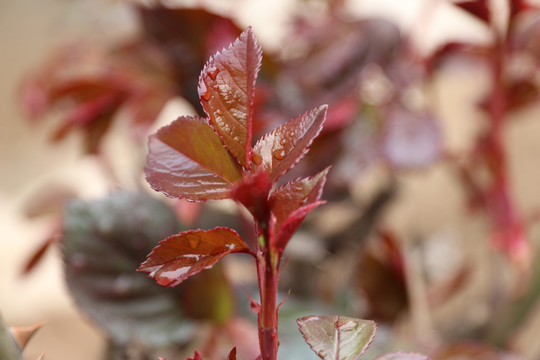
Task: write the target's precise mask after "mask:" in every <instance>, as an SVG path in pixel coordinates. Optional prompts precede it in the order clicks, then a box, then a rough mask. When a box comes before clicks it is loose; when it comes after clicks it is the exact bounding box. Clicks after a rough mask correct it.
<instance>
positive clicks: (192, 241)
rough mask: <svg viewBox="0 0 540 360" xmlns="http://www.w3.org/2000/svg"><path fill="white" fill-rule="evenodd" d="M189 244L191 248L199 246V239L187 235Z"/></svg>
mask: <svg viewBox="0 0 540 360" xmlns="http://www.w3.org/2000/svg"><path fill="white" fill-rule="evenodd" d="M188 242H189V246H191V248H192V249H196V248H197V246H199V243H200V242H201V239H199V237H192V236H189V237H188Z"/></svg>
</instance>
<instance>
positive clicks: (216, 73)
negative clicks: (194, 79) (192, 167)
mask: <svg viewBox="0 0 540 360" xmlns="http://www.w3.org/2000/svg"><path fill="white" fill-rule="evenodd" d="M261 59H262V51H261V47H260V46H259V45H258V44H257V40H256V39H255V36H254V35H253V30H252V29H251V28H247V29H246V30H245V31H244V32H243V33H242V34H241V35H240V36H239V37H238V39H236V41H235V42H234V43H233V44H232V45H231V46H229V47H228V48H227V49H225V50H223V51H222V52H221V53H217V54H216V55H214V56H213V57H212V58H210V60H208V62H207V63H206V65H205V66H204V69H203V71H202V72H201V76H200V77H199V97H200V99H201V105H202V107H203V109H204V111H205V112H206V114H208V117H209V119H210V125H212V127H213V128H214V129H215V130H216V132H217V133H218V134H219V136H220V137H221V139H222V141H223V144H224V145H225V147H226V148H227V149H229V151H230V152H231V154H233V156H234V157H235V158H236V159H237V160H238V162H240V164H241V165H242V166H244V167H247V164H248V161H249V160H248V158H249V157H250V156H251V139H252V113H253V98H254V94H255V81H256V79H257V74H258V72H259V68H260V66H261Z"/></svg>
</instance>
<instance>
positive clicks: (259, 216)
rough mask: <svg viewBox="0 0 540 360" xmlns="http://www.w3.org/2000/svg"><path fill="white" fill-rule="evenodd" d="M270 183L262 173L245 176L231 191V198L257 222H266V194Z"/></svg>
mask: <svg viewBox="0 0 540 360" xmlns="http://www.w3.org/2000/svg"><path fill="white" fill-rule="evenodd" d="M271 189H272V181H271V180H270V178H269V177H268V174H267V173H265V172H264V171H261V172H258V173H256V174H255V175H253V176H247V177H245V178H244V179H243V181H241V182H240V183H239V184H238V185H237V186H235V187H234V188H233V190H232V191H231V196H230V197H231V198H232V199H234V200H236V201H238V202H239V203H241V204H242V205H244V206H245V207H246V209H248V210H249V212H250V213H251V214H252V215H253V217H254V218H255V219H256V220H257V221H259V222H260V221H267V219H268V215H269V214H270V208H269V205H268V194H269V193H270V190H271Z"/></svg>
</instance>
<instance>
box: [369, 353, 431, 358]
mask: <svg viewBox="0 0 540 360" xmlns="http://www.w3.org/2000/svg"><path fill="white" fill-rule="evenodd" d="M375 360H429V358H428V357H427V356H426V355H422V354H415V353H405V352H401V351H399V352H395V353H389V354H384V355H382V356H379V357H378V358H377V359H375Z"/></svg>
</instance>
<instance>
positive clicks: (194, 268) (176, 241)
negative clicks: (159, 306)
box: [137, 227, 249, 287]
mask: <svg viewBox="0 0 540 360" xmlns="http://www.w3.org/2000/svg"><path fill="white" fill-rule="evenodd" d="M247 251H249V248H248V247H247V245H246V244H245V243H244V241H243V240H242V239H241V238H240V236H238V234H237V233H236V232H235V231H234V230H231V229H228V228H223V227H217V228H215V229H212V230H190V231H185V232H182V233H179V234H177V235H173V236H170V237H168V238H167V239H165V240H163V241H161V242H160V243H159V245H158V246H157V247H155V248H154V249H153V250H152V252H151V253H150V254H149V255H148V258H147V259H146V261H145V262H144V263H142V264H141V266H140V267H139V269H138V270H137V271H140V272H145V273H148V274H149V275H148V277H150V278H153V279H155V280H156V281H157V283H158V284H160V285H162V286H169V287H174V286H176V285H178V284H180V283H181V282H183V281H184V280H186V279H187V278H189V277H190V276H192V275H195V274H197V273H199V272H201V271H202V270H204V269H206V268H209V267H212V266H213V265H214V264H215V263H216V262H218V261H219V260H220V259H221V258H222V257H224V256H225V255H227V254H230V253H235V252H247Z"/></svg>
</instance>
